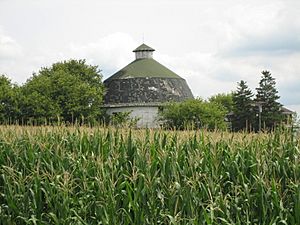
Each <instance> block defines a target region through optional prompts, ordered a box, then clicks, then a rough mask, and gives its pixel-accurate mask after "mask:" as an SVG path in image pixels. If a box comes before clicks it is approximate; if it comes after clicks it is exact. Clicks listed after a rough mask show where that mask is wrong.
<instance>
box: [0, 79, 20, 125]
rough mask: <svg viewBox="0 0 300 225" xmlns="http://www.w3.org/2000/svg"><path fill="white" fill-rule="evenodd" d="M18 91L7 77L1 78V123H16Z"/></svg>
mask: <svg viewBox="0 0 300 225" xmlns="http://www.w3.org/2000/svg"><path fill="white" fill-rule="evenodd" d="M18 90H19V88H18V86H17V85H14V84H12V83H11V80H10V79H8V78H7V77H6V76H5V75H1V76H0V123H2V124H3V123H14V122H15V120H17V119H18V115H19V108H18Z"/></svg>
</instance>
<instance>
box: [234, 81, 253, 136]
mask: <svg viewBox="0 0 300 225" xmlns="http://www.w3.org/2000/svg"><path fill="white" fill-rule="evenodd" d="M252 97H253V93H252V91H251V90H250V89H249V87H248V86H247V83H246V82H245V81H243V80H241V81H240V82H238V86H237V90H236V91H235V92H234V93H233V97H232V99H233V115H232V119H231V120H232V130H233V131H240V130H248V131H249V130H251V129H252V125H253V124H254V123H255V122H254V121H255V112H254V111H253V105H252V103H253V101H252Z"/></svg>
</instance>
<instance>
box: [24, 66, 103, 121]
mask: <svg viewBox="0 0 300 225" xmlns="http://www.w3.org/2000/svg"><path fill="white" fill-rule="evenodd" d="M103 90H104V87H103V83H102V75H101V73H100V70H99V69H98V67H97V66H91V65H87V64H86V63H85V60H69V61H63V62H58V63H55V64H53V65H52V66H51V67H50V68H42V69H41V70H40V71H39V72H38V74H33V76H32V77H31V78H30V79H29V80H28V81H27V82H26V83H25V85H24V86H23V87H22V93H23V95H24V100H23V104H22V112H23V116H24V117H25V119H26V120H28V119H30V118H33V119H37V120H44V119H47V120H48V119H50V120H56V118H60V119H61V120H63V121H65V122H69V123H73V122H75V121H76V120H77V121H83V120H85V121H93V120H95V119H98V118H99V116H100V115H101V109H100V107H101V105H102V99H103Z"/></svg>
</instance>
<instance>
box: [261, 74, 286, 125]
mask: <svg viewBox="0 0 300 225" xmlns="http://www.w3.org/2000/svg"><path fill="white" fill-rule="evenodd" d="M275 85H276V82H275V78H273V77H272V75H271V73H270V72H269V71H262V76H261V80H260V82H259V87H258V88H256V91H257V94H256V98H255V101H256V102H261V103H262V113H261V120H262V123H263V125H264V128H266V129H268V130H272V129H273V128H274V127H275V126H276V124H278V123H280V122H281V120H282V119H283V117H282V114H281V112H280V110H281V106H282V105H281V104H280V103H279V102H278V101H277V100H278V99H279V98H280V96H279V95H278V91H277V90H276V87H275Z"/></svg>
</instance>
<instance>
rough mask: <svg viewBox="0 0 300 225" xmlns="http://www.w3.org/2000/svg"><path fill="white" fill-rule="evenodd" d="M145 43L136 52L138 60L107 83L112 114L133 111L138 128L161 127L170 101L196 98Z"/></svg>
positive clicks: (184, 83)
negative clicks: (164, 107)
mask: <svg viewBox="0 0 300 225" xmlns="http://www.w3.org/2000/svg"><path fill="white" fill-rule="evenodd" d="M154 51H155V50H154V49H153V48H151V47H149V46H147V45H145V44H142V45H140V46H139V47H138V48H136V49H135V50H133V52H134V53H135V57H136V59H135V60H134V61H133V62H131V63H130V64H128V65H127V66H125V67H124V68H123V69H121V70H119V71H118V72H116V73H115V74H113V75H112V76H111V77H109V78H108V79H106V80H105V81H104V85H105V88H106V92H105V97H104V107H105V108H106V110H107V113H108V114H110V115H111V114H114V113H118V112H131V113H130V116H131V117H132V118H139V120H138V122H137V127H140V128H142V127H149V128H156V127H159V115H158V112H159V110H160V109H161V108H162V107H163V105H164V104H165V103H167V102H180V101H184V100H186V99H189V98H193V95H192V92H191V90H190V88H189V87H188V85H187V83H186V81H185V80H184V79H183V78H182V77H180V76H179V75H177V74H176V73H174V72H172V71H171V70H169V69H168V68H166V67H165V66H163V65H161V64H160V63H159V62H157V61H156V60H154V59H153V52H154Z"/></svg>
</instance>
